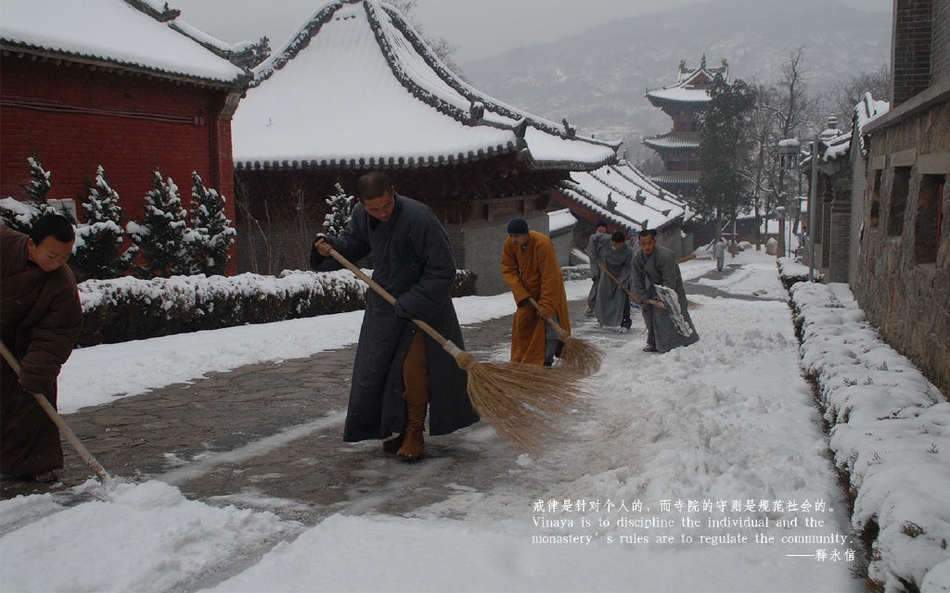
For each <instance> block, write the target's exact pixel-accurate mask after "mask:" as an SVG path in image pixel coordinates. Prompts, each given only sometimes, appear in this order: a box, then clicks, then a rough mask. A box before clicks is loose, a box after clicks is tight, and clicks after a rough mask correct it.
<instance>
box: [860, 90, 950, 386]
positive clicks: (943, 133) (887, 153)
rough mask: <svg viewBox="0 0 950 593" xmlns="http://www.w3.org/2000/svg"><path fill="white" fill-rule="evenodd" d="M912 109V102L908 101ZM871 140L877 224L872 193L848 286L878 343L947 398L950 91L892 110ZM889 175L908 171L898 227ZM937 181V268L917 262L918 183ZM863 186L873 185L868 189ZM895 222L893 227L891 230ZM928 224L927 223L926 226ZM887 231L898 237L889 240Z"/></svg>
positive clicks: (949, 380) (949, 373) (949, 377)
mask: <svg viewBox="0 0 950 593" xmlns="http://www.w3.org/2000/svg"><path fill="white" fill-rule="evenodd" d="M911 103H913V101H912V102H911ZM865 130H866V132H867V133H870V134H871V155H870V167H869V169H870V174H869V180H870V179H873V178H874V175H875V172H876V171H881V174H882V186H881V190H882V191H881V192H880V200H881V203H880V215H881V216H880V221H878V222H877V223H876V224H875V223H874V222H873V221H871V220H870V211H871V208H870V201H871V188H868V190H867V191H866V192H865V195H864V202H865V204H864V206H865V207H864V212H865V213H866V214H865V216H864V218H863V220H862V221H854V222H855V223H860V224H861V225H862V231H861V233H860V252H859V253H858V254H857V260H858V261H857V274H856V277H855V281H854V282H853V283H852V291H853V292H854V294H855V297H856V298H857V300H858V302H859V303H860V305H861V308H862V309H863V310H864V311H865V312H866V313H867V315H868V318H869V321H870V322H871V323H872V324H873V325H874V326H876V327H877V328H879V330H880V332H881V335H882V338H883V339H885V340H886V341H887V342H888V343H890V344H891V345H892V346H893V347H894V348H895V349H896V350H898V351H900V352H901V353H902V354H904V355H905V356H907V357H908V358H910V359H911V360H913V361H914V362H915V363H916V364H917V365H918V366H919V367H920V368H921V370H922V371H923V372H924V373H925V374H926V375H927V376H928V378H929V379H930V380H931V381H933V382H934V384H935V385H937V387H939V388H940V389H941V390H943V392H944V394H947V393H950V197H948V196H947V193H946V181H947V178H948V177H950V87H948V89H947V90H944V91H943V92H936V93H933V95H932V99H931V100H929V101H926V102H923V103H919V104H917V105H913V106H912V108H905V109H898V110H896V111H895V110H892V112H891V113H890V114H888V117H885V118H882V119H881V120H879V121H877V122H874V125H871V126H867V127H866V129H865ZM895 169H897V170H900V171H902V172H905V173H906V172H907V171H908V170H909V179H910V181H909V187H908V190H907V192H906V194H907V195H906V207H905V209H904V212H903V215H902V220H894V221H891V220H890V218H891V217H893V216H894V215H895V214H894V212H893V211H892V209H891V206H892V201H893V200H894V186H895V183H894V180H895V177H896V176H895ZM925 175H927V176H934V177H930V179H937V180H942V183H943V197H942V204H941V205H940V208H941V210H940V216H938V217H937V220H939V221H940V228H939V237H940V239H939V243H938V245H937V257H936V261H935V262H932V263H918V262H917V254H916V252H915V241H916V237H915V229H916V228H918V222H919V221H918V216H919V215H920V213H919V212H918V206H919V201H918V200H919V196H920V188H921V180H922V176H925ZM869 185H872V184H871V183H870V182H869ZM892 223H893V224H892ZM931 224H933V222H932V221H931ZM889 227H891V228H893V229H895V230H897V231H899V232H898V233H891V232H889V231H888V229H889Z"/></svg>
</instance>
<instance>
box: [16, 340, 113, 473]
mask: <svg viewBox="0 0 950 593" xmlns="http://www.w3.org/2000/svg"><path fill="white" fill-rule="evenodd" d="M0 353H2V354H3V358H4V359H6V361H7V363H8V364H9V365H10V367H12V368H13V371H14V372H15V373H16V374H17V377H19V376H20V361H18V360H17V359H16V357H15V356H13V353H12V352H10V350H9V349H8V348H7V346H6V344H4V343H3V342H0ZM27 393H29V394H30V395H32V396H33V397H34V399H36V402H37V403H38V404H40V407H41V408H43V411H44V412H46V415H47V416H49V417H50V420H52V421H53V423H54V424H56V426H57V427H59V430H60V431H61V432H62V433H63V434H64V435H66V440H68V441H69V443H70V444H71V445H72V446H73V448H74V449H75V450H76V453H79V456H80V457H82V460H83V461H85V462H86V465H88V466H89V469H91V470H92V471H93V473H95V474H96V476H98V478H99V481H100V482H102V483H103V484H105V483H107V482H110V481H111V480H112V478H111V477H110V476H109V474H108V473H106V470H105V469H104V468H103V467H102V464H100V463H99V462H98V461H96V458H95V457H93V456H92V453H90V452H89V450H88V449H86V447H84V446H83V444H82V442H80V440H79V437H77V436H76V433H74V432H73V431H72V429H71V428H69V425H68V424H66V421H65V420H63V417H62V416H60V415H59V412H57V411H56V408H54V407H53V405H52V404H51V403H49V400H47V399H46V397H45V396H44V395H42V394H40V393H34V392H32V391H28V392H27Z"/></svg>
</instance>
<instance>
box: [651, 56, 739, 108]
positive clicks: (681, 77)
mask: <svg viewBox="0 0 950 593" xmlns="http://www.w3.org/2000/svg"><path fill="white" fill-rule="evenodd" d="M720 75H721V76H723V77H724V78H728V76H729V65H728V64H727V63H726V60H722V66H721V67H719V68H710V67H709V66H707V65H706V56H703V58H702V61H701V62H700V65H699V67H698V68H696V69H694V70H691V69H689V68H688V67H687V66H686V60H682V61H681V62H680V65H679V73H678V76H677V79H676V83H675V84H672V85H670V86H665V87H663V88H660V89H652V90H647V92H646V97H647V99H649V100H650V103H652V104H653V105H655V106H657V105H660V104H663V103H693V104H696V105H706V104H707V103H709V101H710V98H709V91H708V90H707V89H708V88H709V85H710V84H712V81H713V80H715V78H716V76H720Z"/></svg>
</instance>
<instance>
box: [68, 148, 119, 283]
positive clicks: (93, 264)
mask: <svg viewBox="0 0 950 593" xmlns="http://www.w3.org/2000/svg"><path fill="white" fill-rule="evenodd" d="M82 207H83V209H84V210H85V211H86V221H85V223H83V224H80V225H78V226H77V228H76V252H75V254H74V255H73V257H72V261H73V262H74V263H75V264H76V267H77V268H79V270H80V272H82V274H83V275H84V276H85V277H86V278H96V279H107V278H117V277H119V276H121V275H122V274H123V273H125V270H127V269H128V267H129V261H128V260H127V257H126V255H125V254H122V255H121V256H120V255H119V250H120V249H121V247H122V237H123V235H125V231H124V230H123V229H122V207H121V206H119V194H118V192H116V191H115V190H114V189H112V187H111V186H110V185H109V182H108V181H106V179H105V172H104V171H103V169H102V167H101V166H100V167H99V168H98V169H97V170H96V180H95V182H94V183H87V184H86V200H85V202H84V203H83V205H82Z"/></svg>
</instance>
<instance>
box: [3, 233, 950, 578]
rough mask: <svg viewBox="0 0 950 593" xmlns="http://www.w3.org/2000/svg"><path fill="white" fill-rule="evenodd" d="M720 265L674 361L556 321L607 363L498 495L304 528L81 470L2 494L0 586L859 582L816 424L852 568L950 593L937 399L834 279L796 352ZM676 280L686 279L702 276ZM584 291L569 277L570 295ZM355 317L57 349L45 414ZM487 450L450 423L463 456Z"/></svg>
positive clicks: (947, 444) (470, 314)
mask: <svg viewBox="0 0 950 593" xmlns="http://www.w3.org/2000/svg"><path fill="white" fill-rule="evenodd" d="M727 265H729V266H730V270H731V273H729V274H727V275H725V276H724V277H723V278H721V279H717V278H716V277H715V275H710V276H709V277H706V278H703V279H702V284H703V285H704V286H709V287H711V288H718V289H720V290H723V291H725V292H728V293H730V294H731V295H734V296H735V297H737V298H725V297H718V298H712V297H707V296H703V295H702V294H698V292H699V291H696V292H697V293H696V294H690V295H689V298H690V301H691V302H692V303H693V304H694V305H693V310H692V317H693V320H694V322H695V324H696V327H697V329H698V331H699V332H700V335H701V340H700V341H699V342H698V343H697V344H695V345H692V346H689V347H687V348H682V349H678V350H674V351H672V352H670V353H667V354H662V355H657V354H647V353H644V352H642V351H641V347H642V346H643V339H642V334H641V333H639V332H638V331H637V328H638V327H642V322H639V320H638V319H636V320H635V324H634V332H632V333H631V334H626V335H618V334H615V333H612V332H609V331H606V330H598V329H597V328H596V327H595V326H594V324H593V323H592V322H590V321H589V320H574V325H575V336H577V337H579V338H581V339H585V340H589V341H592V342H595V343H596V344H598V345H599V346H601V347H603V348H604V350H605V352H606V357H605V361H604V365H603V367H602V370H601V371H600V372H599V373H598V374H596V375H595V376H593V377H592V378H590V379H589V387H590V391H591V393H592V395H593V402H592V405H590V406H589V408H586V409H583V410H578V411H577V413H576V414H575V415H574V418H573V420H572V424H571V426H570V427H569V430H568V431H567V433H566V434H567V436H566V437H565V438H563V439H561V440H560V441H558V442H557V443H556V445H554V446H552V447H550V448H549V449H548V450H547V451H545V452H544V453H542V454H540V455H538V456H537V457H529V456H527V455H517V454H516V453H514V452H513V453H511V463H510V469H509V474H510V475H511V476H514V477H515V478H516V479H514V480H505V481H502V482H499V484H508V485H507V486H495V487H489V488H485V489H481V490H472V489H470V488H462V487H460V488H458V489H457V494H456V495H454V496H452V497H450V498H448V499H446V500H444V501H441V502H439V503H437V504H434V505H431V506H426V507H422V508H418V509H416V510H415V511H414V512H413V513H412V514H411V516H385V515H379V514H357V513H352V514H348V513H339V514H334V515H331V516H330V517H328V518H327V519H325V520H323V521H322V522H320V523H319V524H317V525H315V526H312V527H308V526H304V525H302V524H299V523H296V522H293V521H288V520H284V519H281V518H279V517H278V516H276V515H274V514H272V513H269V512H261V511H254V510H248V509H240V508H237V507H235V506H220V505H214V504H209V503H208V502H203V501H194V500H188V499H187V498H185V497H184V496H183V495H182V494H181V492H180V491H178V490H177V489H176V488H175V487H174V486H171V485H168V484H164V483H161V482H159V481H156V480H150V481H146V482H142V483H130V482H125V481H122V480H121V479H119V480H116V481H115V482H114V483H112V484H107V485H105V486H102V485H99V484H98V483H97V482H95V481H92V480H90V481H89V482H87V483H86V484H84V485H82V486H80V487H78V488H77V489H76V490H77V491H82V492H83V493H85V494H86V495H89V496H90V500H89V501H88V502H82V503H79V504H72V505H64V504H62V501H61V500H58V499H57V498H56V497H55V496H53V495H49V494H46V495H32V496H27V497H18V498H15V499H12V500H6V501H2V502H0V590H3V591H140V592H152V591H155V592H159V591H199V590H201V591H205V590H210V591H222V592H225V591H226V592H232V591H255V592H256V591H376V590H387V591H410V590H411V591H445V590H452V591H496V590H497V591H569V590H584V591H622V590H623V591H626V590H645V591H855V592H856V591H863V590H865V588H866V587H865V583H864V581H863V580H862V579H861V578H860V576H856V575H855V574H854V573H855V572H858V573H860V572H861V571H862V570H863V559H862V555H861V550H862V545H861V543H860V542H859V541H858V540H857V537H856V535H855V530H854V528H853V527H852V520H851V517H850V515H849V509H848V504H847V501H846V500H844V495H843V493H842V492H841V491H840V488H839V487H838V485H837V473H836V470H835V467H834V463H835V462H834V461H833V460H832V459H831V456H830V455H829V438H828V435H827V434H826V432H825V429H824V427H823V425H822V414H824V415H825V418H826V419H828V420H829V421H831V422H832V423H834V422H842V424H840V425H837V426H836V427H835V428H834V429H833V431H832V438H831V441H830V443H831V447H832V448H833V450H834V454H835V458H836V459H837V460H838V464H839V465H841V466H842V467H846V468H847V469H849V470H850V471H852V472H854V474H853V475H854V477H853V479H852V482H853V485H854V486H855V488H856V489H857V499H856V509H857V511H856V513H855V516H854V522H855V525H857V526H858V527H863V526H864V525H865V524H867V522H868V521H874V522H875V523H876V524H878V525H879V526H880V529H881V537H880V539H879V544H878V546H877V547H876V548H875V551H874V555H873V557H872V558H871V559H870V560H871V561H872V564H871V570H872V577H874V578H876V579H879V580H880V581H882V582H886V584H887V588H888V589H890V590H898V589H899V588H900V583H899V581H897V577H898V576H902V577H903V578H908V577H910V578H912V580H914V581H915V582H916V583H917V584H922V583H923V586H922V587H921V589H922V590H930V591H935V590H938V591H941V590H942V591H946V590H950V552H948V550H947V546H946V541H947V540H948V539H950V505H948V504H947V502H946V493H947V492H950V460H948V455H950V432H948V431H950V404H947V403H945V402H944V403H939V393H938V392H936V390H935V389H934V388H933V386H932V385H929V383H927V382H926V381H925V380H922V379H921V378H920V377H919V374H915V373H916V371H915V370H914V369H913V367H912V366H911V365H909V364H907V362H906V360H904V359H903V358H902V357H900V356H899V355H898V354H896V353H894V352H893V351H891V350H890V349H888V348H886V347H883V346H882V345H881V344H880V342H878V341H877V338H876V336H875V334H874V332H873V330H872V329H869V328H868V327H867V326H866V324H865V322H864V320H863V315H862V314H861V312H860V310H859V309H857V307H856V306H855V305H854V304H853V301H851V300H849V299H850V293H849V292H848V290H847V287H844V286H840V285H832V286H831V287H827V286H824V285H810V286H808V287H806V288H797V289H795V290H794V293H795V298H796V302H798V304H799V306H800V307H801V309H802V311H803V316H804V325H805V331H806V341H805V345H804V346H803V347H801V348H800V347H799V343H798V341H797V339H796V338H795V335H794V326H793V315H792V311H791V310H790V309H789V307H788V304H787V303H786V298H787V296H788V293H787V292H786V291H785V290H784V289H783V288H782V286H781V283H780V282H779V279H778V275H777V271H776V265H775V259H774V258H772V257H768V256H766V255H764V254H762V253H757V252H754V251H745V252H742V253H740V254H739V256H738V257H736V258H727ZM682 269H683V273H684V277H686V278H687V279H688V280H689V279H698V278H699V277H701V276H703V275H704V274H706V273H707V272H710V271H711V270H712V269H714V264H713V263H711V262H710V260H708V259H699V260H694V261H691V262H687V263H685V264H683V265H682ZM588 287H589V281H572V282H569V283H568V295H569V297H570V298H571V299H575V300H578V299H583V298H585V297H586V294H587V290H588ZM688 292H689V291H688ZM753 296H754V297H756V298H754V299H749V298H748V297H753ZM741 297H746V298H741ZM512 306H513V304H512V302H511V298H510V296H509V295H499V296H495V297H466V298H461V299H458V300H457V301H456V307H457V309H458V311H459V317H460V321H461V322H462V324H463V326H464V325H465V324H471V323H475V322H478V321H482V320H486V319H491V318H495V317H499V316H503V315H506V314H509V313H510V312H511V311H512ZM361 317H362V314H361V313H347V314H341V315H331V316H324V317H319V318H314V319H304V320H295V321H289V322H282V323H275V324H268V325H257V326H247V327H239V328H230V329H225V330H217V331H212V332H201V333H197V334H189V335H180V336H171V337H166V338H157V339H152V340H144V341H141V342H134V343H126V344H117V345H106V346H97V347H94V348H84V349H81V350H77V351H76V352H74V354H73V356H72V358H71V359H70V361H69V362H68V363H67V364H66V366H65V367H64V369H63V374H62V377H61V381H60V386H61V394H63V395H62V396H61V399H62V401H61V409H62V410H63V411H65V412H75V411H77V410H80V409H81V408H82V407H85V406H93V405H107V404H108V403H109V402H110V401H112V400H113V399H114V398H116V397H121V396H124V395H133V394H138V393H142V392H144V391H146V390H148V389H150V388H157V387H160V386H163V385H168V384H171V383H174V382H181V381H187V380H190V379H195V378H198V377H200V376H202V375H204V374H206V373H209V372H212V371H223V370H227V369H229V368H235V367H237V366H240V365H243V364H251V363H259V362H267V361H278V360H281V359H286V358H297V357H301V356H308V355H311V354H315V353H319V352H321V351H323V350H327V349H332V348H337V347H339V346H341V345H344V344H347V343H350V342H352V340H353V339H354V336H356V335H357V329H358V326H359V323H360V320H361ZM463 332H464V330H463ZM504 352H505V345H499V350H498V352H497V355H498V356H499V357H501V356H503V355H504ZM803 360H804V367H805V368H806V369H807V371H808V372H809V373H813V374H815V375H817V376H818V377H819V379H820V382H821V399H822V402H823V405H824V406H825V407H826V408H827V410H828V411H827V412H826V411H825V409H824V408H822V409H819V408H818V407H817V406H816V402H815V397H814V395H813V392H812V387H811V384H810V383H808V382H807V381H806V380H805V379H804V378H803V376H802V365H803ZM844 365H848V366H847V367H845V366H844ZM892 375H894V376H897V377H898V378H892ZM80 394H81V396H80ZM494 438H496V437H495V436H494V434H493V433H492V431H491V430H486V429H485V428H484V427H480V426H476V427H473V429H467V431H466V433H465V439H466V440H467V441H470V443H471V444H472V446H477V445H478V444H479V443H480V442H482V441H484V440H485V439H494ZM424 463H425V461H422V462H420V464H424ZM421 467H423V466H422V465H420V468H421ZM107 469H108V468H107ZM522 478H523V479H522ZM512 484H514V485H512ZM275 506H276V505H275ZM941 543H942V545H941ZM236 558H237V559H238V561H237V562H235V559H236ZM223 566H227V567H232V568H229V569H228V570H227V571H222V570H221V567H223ZM235 566H238V567H240V568H238V569H234V568H233V567H235ZM932 567H937V568H933V569H932ZM222 572H225V574H222Z"/></svg>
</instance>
